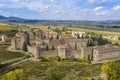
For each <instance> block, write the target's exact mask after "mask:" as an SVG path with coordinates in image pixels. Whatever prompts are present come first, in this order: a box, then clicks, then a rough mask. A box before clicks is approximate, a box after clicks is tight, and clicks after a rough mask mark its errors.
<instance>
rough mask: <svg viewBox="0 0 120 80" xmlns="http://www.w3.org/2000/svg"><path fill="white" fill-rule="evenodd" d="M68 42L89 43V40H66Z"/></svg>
mask: <svg viewBox="0 0 120 80" xmlns="http://www.w3.org/2000/svg"><path fill="white" fill-rule="evenodd" d="M66 40H67V41H68V42H88V39H66Z"/></svg>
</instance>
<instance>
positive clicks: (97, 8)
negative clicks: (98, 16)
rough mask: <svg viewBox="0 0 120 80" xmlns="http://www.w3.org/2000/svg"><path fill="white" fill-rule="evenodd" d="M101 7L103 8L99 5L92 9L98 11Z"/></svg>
mask: <svg viewBox="0 0 120 80" xmlns="http://www.w3.org/2000/svg"><path fill="white" fill-rule="evenodd" d="M101 9H103V7H102V6H99V7H96V8H95V9H94V11H98V10H101Z"/></svg>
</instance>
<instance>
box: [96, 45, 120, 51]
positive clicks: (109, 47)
mask: <svg viewBox="0 0 120 80" xmlns="http://www.w3.org/2000/svg"><path fill="white" fill-rule="evenodd" d="M94 49H95V50H98V51H108V50H115V49H119V50H120V47H119V46H114V45H103V46H96V47H94Z"/></svg>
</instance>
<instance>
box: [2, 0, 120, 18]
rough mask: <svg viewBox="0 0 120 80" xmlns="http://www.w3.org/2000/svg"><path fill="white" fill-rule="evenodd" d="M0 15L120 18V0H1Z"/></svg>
mask: <svg viewBox="0 0 120 80" xmlns="http://www.w3.org/2000/svg"><path fill="white" fill-rule="evenodd" d="M0 15H4V16H17V17H21V18H26V19H47V20H118V19H120V0H0Z"/></svg>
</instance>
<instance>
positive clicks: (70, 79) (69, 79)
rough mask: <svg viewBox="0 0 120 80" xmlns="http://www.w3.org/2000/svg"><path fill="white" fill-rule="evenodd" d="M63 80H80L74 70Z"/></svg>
mask: <svg viewBox="0 0 120 80" xmlns="http://www.w3.org/2000/svg"><path fill="white" fill-rule="evenodd" d="M63 80H80V79H79V75H78V74H77V73H76V71H75V70H71V72H69V73H68V74H67V75H66V76H65V78H64V79H63Z"/></svg>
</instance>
